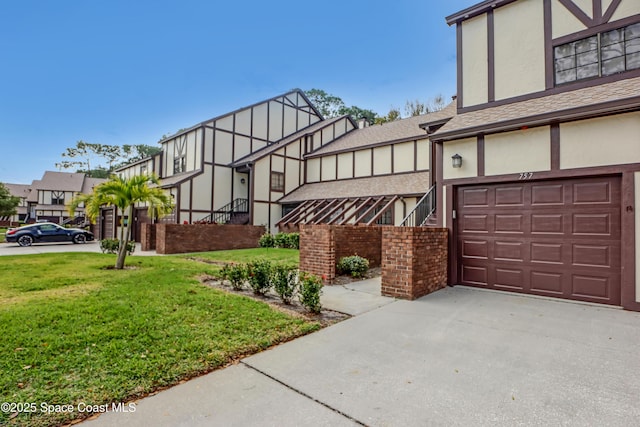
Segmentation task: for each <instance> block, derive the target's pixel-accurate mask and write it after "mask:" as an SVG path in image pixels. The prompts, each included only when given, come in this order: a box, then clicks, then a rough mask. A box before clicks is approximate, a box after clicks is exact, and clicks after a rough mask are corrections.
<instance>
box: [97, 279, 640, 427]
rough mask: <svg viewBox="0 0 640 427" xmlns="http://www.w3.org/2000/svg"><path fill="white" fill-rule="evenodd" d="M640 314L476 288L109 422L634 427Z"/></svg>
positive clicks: (207, 379)
mask: <svg viewBox="0 0 640 427" xmlns="http://www.w3.org/2000/svg"><path fill="white" fill-rule="evenodd" d="M639 396H640V313H632V312H625V311H622V310H619V309H614V308H608V307H603V306H595V305H586V304H579V303H572V302H563V301H555V300H548V299H539V298H533V297H527V296H518V295H512V294H506V293H497V292H489V291H483V290H477V289H470V288H464V287H455V288H447V289H444V290H441V291H438V292H436V293H434V294H431V295H429V296H426V297H424V298H422V299H420V300H417V301H413V302H408V301H391V302H390V303H387V304H385V305H382V306H381V307H378V308H374V309H372V310H370V311H367V312H365V313H364V314H361V315H358V316H356V317H353V318H351V319H349V320H347V321H344V322H341V323H339V324H336V325H334V326H331V327H329V328H326V329H324V330H322V331H319V332H317V333H314V334H311V335H308V336H306V337H303V338H300V339H297V340H295V341H292V342H289V343H287V344H283V345H280V346H278V347H276V348H274V349H272V350H269V351H265V352H263V353H260V354H257V355H254V356H251V357H248V358H246V359H244V360H243V361H242V362H241V363H240V364H238V365H234V366H231V367H229V368H226V369H223V370H220V371H217V372H214V373H212V374H209V375H206V376H203V377H200V378H198V379H196V380H193V381H189V382H186V383H184V384H181V385H179V386H176V387H173V388H171V389H169V390H166V391H163V392H160V393H159V394H157V395H155V396H151V397H148V398H145V399H143V400H141V401H139V402H137V405H136V411H135V413H115V412H111V413H107V414H103V415H102V416H100V417H99V418H97V419H95V420H92V421H89V422H87V424H88V427H96V426H121V425H127V426H147V425H158V426H210V425H273V426H283V425H291V426H294V425H314V426H315V425H371V426H440V425H442V426H451V425H460V426H469V425H489V426H496V425H498V426H513V425H540V426H543V425H545V426H546V425H581V426H582V425H594V426H596V425H598V426H601V425H607V426H628V425H633V424H637V422H638V419H640V405H639V404H638V397H639Z"/></svg>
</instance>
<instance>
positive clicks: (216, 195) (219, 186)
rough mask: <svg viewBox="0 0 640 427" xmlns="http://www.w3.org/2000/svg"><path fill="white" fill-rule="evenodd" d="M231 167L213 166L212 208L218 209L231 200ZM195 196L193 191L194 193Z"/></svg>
mask: <svg viewBox="0 0 640 427" xmlns="http://www.w3.org/2000/svg"><path fill="white" fill-rule="evenodd" d="M232 172H233V171H232V169H231V168H225V167H222V166H216V167H215V168H214V174H215V176H214V180H215V183H214V191H213V208H214V209H220V208H221V207H223V206H224V205H226V204H228V203H230V202H231V180H232V179H233V177H232ZM194 196H195V193H194Z"/></svg>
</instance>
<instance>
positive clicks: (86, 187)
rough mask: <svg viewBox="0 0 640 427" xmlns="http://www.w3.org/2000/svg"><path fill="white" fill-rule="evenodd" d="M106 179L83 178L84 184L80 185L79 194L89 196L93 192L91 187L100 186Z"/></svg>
mask: <svg viewBox="0 0 640 427" xmlns="http://www.w3.org/2000/svg"><path fill="white" fill-rule="evenodd" d="M105 181H106V179H101V178H85V179H84V183H83V184H82V190H81V192H82V193H84V194H90V193H92V192H93V187H95V186H96V185H100V184H102V183H103V182H105Z"/></svg>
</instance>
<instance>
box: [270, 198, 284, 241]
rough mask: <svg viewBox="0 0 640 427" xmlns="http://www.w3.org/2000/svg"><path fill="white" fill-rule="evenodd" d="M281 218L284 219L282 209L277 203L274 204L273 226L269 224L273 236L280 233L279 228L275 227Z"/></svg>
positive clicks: (272, 211)
mask: <svg viewBox="0 0 640 427" xmlns="http://www.w3.org/2000/svg"><path fill="white" fill-rule="evenodd" d="M280 218H282V207H281V206H280V205H279V204H277V203H273V204H272V205H271V224H269V229H270V231H271V234H276V233H277V232H278V228H277V227H276V226H275V225H276V223H277V222H278V221H280Z"/></svg>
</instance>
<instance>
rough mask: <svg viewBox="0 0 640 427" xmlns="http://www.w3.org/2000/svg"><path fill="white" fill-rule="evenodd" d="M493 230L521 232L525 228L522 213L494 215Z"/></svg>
mask: <svg viewBox="0 0 640 427" xmlns="http://www.w3.org/2000/svg"><path fill="white" fill-rule="evenodd" d="M495 218H496V222H495V231H496V233H516V234H523V233H524V232H525V231H526V229H525V218H524V215H523V214H511V215H500V214H496V216H495Z"/></svg>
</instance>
